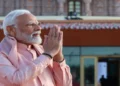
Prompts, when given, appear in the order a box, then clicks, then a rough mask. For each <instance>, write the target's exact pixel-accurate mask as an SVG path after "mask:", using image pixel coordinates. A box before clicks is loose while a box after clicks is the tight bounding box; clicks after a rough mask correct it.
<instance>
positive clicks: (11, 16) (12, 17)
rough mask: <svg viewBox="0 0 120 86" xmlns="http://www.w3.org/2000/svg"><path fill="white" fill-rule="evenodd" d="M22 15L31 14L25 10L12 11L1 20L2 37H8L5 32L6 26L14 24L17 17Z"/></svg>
mask: <svg viewBox="0 0 120 86" xmlns="http://www.w3.org/2000/svg"><path fill="white" fill-rule="evenodd" d="M23 14H32V13H31V12H30V11H28V10H25V9H17V10H13V11H11V12H10V13H8V14H7V15H6V16H5V18H4V20H3V31H4V35H8V32H7V30H6V28H7V26H10V25H13V24H15V20H16V18H17V17H18V16H20V15H23Z"/></svg>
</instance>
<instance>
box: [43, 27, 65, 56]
mask: <svg viewBox="0 0 120 86" xmlns="http://www.w3.org/2000/svg"><path fill="white" fill-rule="evenodd" d="M62 35H63V34H62V32H61V31H60V27H58V26H54V28H51V29H50V31H49V34H48V35H45V40H44V42H43V48H44V52H45V53H48V54H50V55H51V56H52V57H54V56H55V55H56V54H57V53H58V52H59V50H60V46H61V40H62Z"/></svg>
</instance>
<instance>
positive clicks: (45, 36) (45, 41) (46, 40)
mask: <svg viewBox="0 0 120 86" xmlns="http://www.w3.org/2000/svg"><path fill="white" fill-rule="evenodd" d="M47 42H48V36H47V35H44V42H43V45H45V44H47Z"/></svg>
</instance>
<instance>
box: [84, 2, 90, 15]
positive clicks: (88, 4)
mask: <svg viewBox="0 0 120 86" xmlns="http://www.w3.org/2000/svg"><path fill="white" fill-rule="evenodd" d="M83 1H84V3H85V13H86V15H87V16H91V15H92V11H91V9H90V8H91V7H90V4H91V2H92V0H83Z"/></svg>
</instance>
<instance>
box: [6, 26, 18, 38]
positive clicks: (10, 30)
mask: <svg viewBox="0 0 120 86" xmlns="http://www.w3.org/2000/svg"><path fill="white" fill-rule="evenodd" d="M6 30H7V32H8V34H9V35H10V36H13V37H15V33H16V31H15V28H14V27H12V26H7V27H6Z"/></svg>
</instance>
